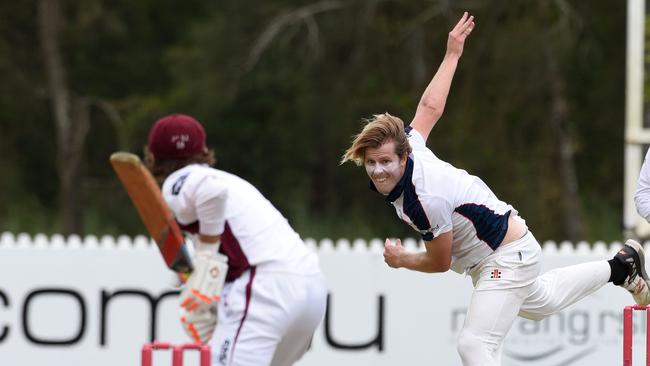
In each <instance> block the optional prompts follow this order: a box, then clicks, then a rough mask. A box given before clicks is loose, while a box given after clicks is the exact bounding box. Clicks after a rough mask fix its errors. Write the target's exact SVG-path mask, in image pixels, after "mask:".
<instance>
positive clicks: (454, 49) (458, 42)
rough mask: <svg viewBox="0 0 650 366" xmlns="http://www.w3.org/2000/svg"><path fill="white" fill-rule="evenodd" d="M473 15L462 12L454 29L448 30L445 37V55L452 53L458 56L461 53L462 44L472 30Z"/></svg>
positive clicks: (473, 24)
mask: <svg viewBox="0 0 650 366" xmlns="http://www.w3.org/2000/svg"><path fill="white" fill-rule="evenodd" d="M474 26H475V23H474V16H473V15H469V13H468V12H464V13H463V16H462V17H461V18H460V20H459V21H458V23H456V26H455V27H454V29H452V30H451V32H449V38H448V39H447V55H454V56H457V57H460V55H462V54H463V46H464V45H465V40H466V39H467V37H469V35H470V34H471V33H472V30H474Z"/></svg>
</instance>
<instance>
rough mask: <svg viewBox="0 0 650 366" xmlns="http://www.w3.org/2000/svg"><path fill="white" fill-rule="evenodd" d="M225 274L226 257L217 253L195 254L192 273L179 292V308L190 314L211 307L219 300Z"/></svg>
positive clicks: (226, 268) (226, 269)
mask: <svg viewBox="0 0 650 366" xmlns="http://www.w3.org/2000/svg"><path fill="white" fill-rule="evenodd" d="M227 272H228V258H227V257H226V256H224V255H222V254H219V253H206V252H199V253H197V254H196V256H195V257H194V271H192V274H191V275H190V277H189V278H188V279H187V283H185V288H184V289H183V291H182V292H181V297H180V304H181V308H183V309H185V310H186V311H188V312H192V311H194V310H197V309H202V310H205V309H207V308H210V307H212V306H213V305H214V304H215V303H216V302H217V301H219V299H220V296H221V290H222V289H223V284H224V282H225V281H226V273H227Z"/></svg>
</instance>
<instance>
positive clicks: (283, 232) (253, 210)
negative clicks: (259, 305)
mask: <svg viewBox="0 0 650 366" xmlns="http://www.w3.org/2000/svg"><path fill="white" fill-rule="evenodd" d="M162 193H163V196H164V198H165V200H166V201H167V203H168V204H169V207H170V208H171V209H172V211H173V212H174V215H175V217H176V220H177V221H178V223H179V224H180V225H181V227H182V228H183V229H184V230H186V231H189V232H191V233H193V234H196V233H200V234H203V235H221V246H220V249H219V251H220V252H221V253H223V254H225V255H226V256H228V265H229V267H230V270H229V271H228V276H227V278H226V280H227V281H232V280H234V279H236V278H237V277H239V275H241V273H243V272H244V271H245V270H246V269H248V268H250V267H251V266H259V265H264V268H266V269H269V268H273V270H275V271H282V272H289V273H298V274H306V275H307V274H314V273H318V272H319V271H320V270H319V268H318V259H317V257H316V255H315V254H314V253H312V252H310V251H309V250H308V249H307V248H306V246H305V245H304V243H303V241H302V239H300V237H299V235H298V234H297V233H296V232H295V231H294V230H293V228H291V226H290V225H289V223H288V222H287V219H286V218H285V217H284V216H283V215H282V214H281V213H280V212H279V211H278V210H277V209H276V208H275V207H274V206H273V205H272V204H271V202H269V201H268V200H267V199H266V198H265V197H264V196H263V195H262V194H261V193H260V192H259V191H258V190H257V189H256V188H255V187H254V186H253V185H252V184H250V183H248V182H247V181H245V180H244V179H242V178H239V177H237V176H236V175H233V174H230V173H227V172H225V171H222V170H218V169H214V168H211V167H209V166H207V165H199V164H193V165H188V166H186V167H184V168H181V169H179V170H177V171H175V172H174V173H172V174H171V175H169V177H167V179H166V180H165V182H164V183H163V186H162ZM260 269H261V267H260Z"/></svg>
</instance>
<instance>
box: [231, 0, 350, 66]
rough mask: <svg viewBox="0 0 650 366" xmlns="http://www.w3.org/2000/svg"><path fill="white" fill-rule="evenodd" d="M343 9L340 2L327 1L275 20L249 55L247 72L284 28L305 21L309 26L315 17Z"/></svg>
mask: <svg viewBox="0 0 650 366" xmlns="http://www.w3.org/2000/svg"><path fill="white" fill-rule="evenodd" d="M342 7H343V4H342V3H341V2H339V1H332V0H326V1H320V2H317V3H314V4H310V5H307V6H304V7H302V8H298V9H296V10H291V11H289V12H287V13H285V14H282V15H279V16H277V17H276V18H274V19H273V20H272V21H271V23H270V24H269V25H268V26H267V27H266V29H265V30H264V32H262V34H261V35H260V36H259V37H258V38H257V40H256V41H255V44H254V45H253V47H252V48H251V50H250V52H249V53H248V60H247V61H246V64H245V65H244V70H245V72H247V71H250V70H251V69H252V68H253V67H254V66H255V65H256V64H257V62H258V61H259V60H260V57H261V56H262V54H263V53H264V51H266V49H267V48H268V47H269V45H270V44H271V43H272V42H273V40H274V39H275V37H276V36H277V35H278V34H279V33H280V31H281V30H282V29H283V28H284V27H287V26H290V25H292V24H295V23H298V22H303V21H305V22H306V23H307V25H308V26H309V22H308V21H307V20H308V19H309V18H311V19H312V21H313V17H314V15H316V14H318V13H322V12H325V11H329V10H335V9H339V8H342ZM310 28H311V29H310V31H312V30H314V31H316V32H317V31H318V28H314V27H310ZM314 39H316V40H317V39H318V38H317V37H316V38H314V35H313V34H310V40H314Z"/></svg>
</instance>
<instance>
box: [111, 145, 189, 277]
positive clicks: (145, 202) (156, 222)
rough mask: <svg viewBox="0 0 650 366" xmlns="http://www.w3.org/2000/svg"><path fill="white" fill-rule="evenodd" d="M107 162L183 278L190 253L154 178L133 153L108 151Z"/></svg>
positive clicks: (148, 228)
mask: <svg viewBox="0 0 650 366" xmlns="http://www.w3.org/2000/svg"><path fill="white" fill-rule="evenodd" d="M110 162H111V165H112V166H113V170H115V173H116V174H117V176H118V178H119V179H120V181H121V182H122V186H123V187H124V189H125V190H126V192H127V193H128V195H129V198H130V199H131V203H133V206H135V208H136V210H137V211H138V215H139V216H140V219H141V220H142V222H143V223H144V226H145V227H146V228H147V232H148V233H149V235H150V236H151V238H152V239H153V240H154V241H155V242H156V245H157V246H158V249H159V250H160V253H161V254H162V257H163V259H164V260H165V264H166V265H167V267H169V268H170V269H172V270H174V271H176V272H178V273H179V274H180V276H179V277H181V280H184V279H185V278H186V276H187V274H189V273H190V272H191V271H192V261H191V256H190V255H189V253H188V251H187V248H186V247H185V244H184V240H183V234H182V232H181V229H180V227H179V226H178V223H176V220H175V219H174V215H173V214H172V211H171V209H170V208H169V206H167V203H166V202H165V199H164V198H163V196H162V193H161V192H160V188H159V187H158V184H157V183H156V180H155V179H154V177H153V176H152V175H151V173H150V172H149V170H148V169H147V168H146V167H145V166H144V165H143V164H142V161H141V160H140V158H139V157H138V156H137V155H135V154H131V153H128V152H116V153H113V154H112V155H111V157H110Z"/></svg>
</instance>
